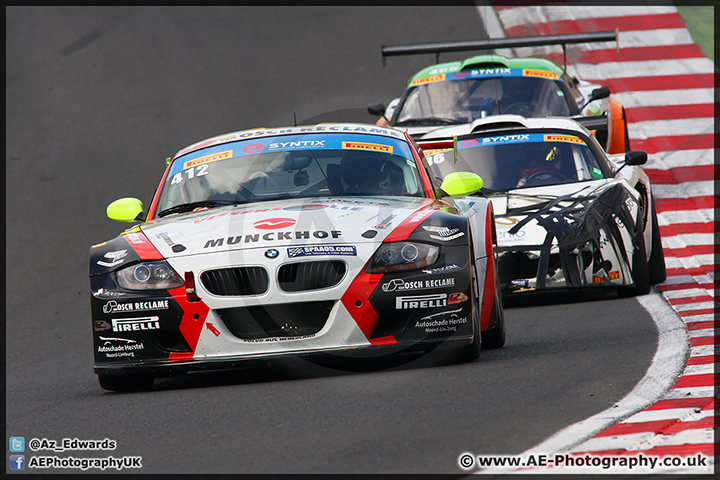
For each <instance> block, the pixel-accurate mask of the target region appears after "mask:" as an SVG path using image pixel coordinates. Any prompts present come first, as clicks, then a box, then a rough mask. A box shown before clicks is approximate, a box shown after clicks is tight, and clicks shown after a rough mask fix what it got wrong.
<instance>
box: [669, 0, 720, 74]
mask: <svg viewBox="0 0 720 480" xmlns="http://www.w3.org/2000/svg"><path fill="white" fill-rule="evenodd" d="M675 6H676V8H677V9H678V13H680V15H681V16H682V17H683V20H685V26H686V27H687V29H688V31H689V32H690V35H691V36H692V38H693V40H694V41H695V43H696V44H697V45H698V46H699V47H700V49H701V50H702V52H703V53H704V54H705V55H706V56H707V57H708V58H709V59H711V60H712V61H713V62H714V61H715V27H714V20H715V18H714V17H715V7H713V6H709V5H702V6H699V5H698V6H680V5H677V4H676V5H675Z"/></svg>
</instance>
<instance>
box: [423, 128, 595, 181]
mask: <svg viewBox="0 0 720 480" xmlns="http://www.w3.org/2000/svg"><path fill="white" fill-rule="evenodd" d="M424 153H425V156H426V157H427V160H428V163H429V164H430V169H431V170H432V173H433V175H435V176H436V177H438V178H441V179H442V178H444V177H445V176H446V175H447V174H448V173H451V172H454V171H467V172H473V173H476V174H478V175H480V177H482V179H483V188H487V189H490V190H494V191H500V192H506V191H508V190H513V189H516V188H528V187H538V186H545V185H558V184H563V183H574V182H583V181H589V180H596V179H600V178H603V173H602V170H601V169H600V166H599V164H598V162H597V159H596V158H595V156H594V155H593V153H592V151H591V150H590V148H589V147H588V146H587V144H586V143H585V141H584V140H583V139H582V138H579V137H577V136H574V135H569V134H568V133H565V132H563V133H560V132H558V133H555V134H547V133H527V134H520V135H496V136H482V137H478V136H476V137H463V139H459V141H458V161H457V164H455V163H454V160H453V150H452V149H441V150H425V151H424Z"/></svg>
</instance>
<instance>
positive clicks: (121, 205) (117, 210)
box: [107, 197, 143, 222]
mask: <svg viewBox="0 0 720 480" xmlns="http://www.w3.org/2000/svg"><path fill="white" fill-rule="evenodd" d="M142 213H143V204H142V201H140V200H138V199H137V198H130V197H128V198H120V199H118V200H115V201H114V202H112V203H111V204H110V205H108V206H107V216H108V217H109V218H110V219H111V220H117V221H118V222H136V221H139V220H141V219H140V218H138V217H140V215H142Z"/></svg>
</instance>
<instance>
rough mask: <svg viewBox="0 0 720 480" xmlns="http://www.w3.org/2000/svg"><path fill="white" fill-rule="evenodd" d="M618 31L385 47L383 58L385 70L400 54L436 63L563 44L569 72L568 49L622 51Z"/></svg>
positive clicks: (564, 57) (565, 61)
mask: <svg viewBox="0 0 720 480" xmlns="http://www.w3.org/2000/svg"><path fill="white" fill-rule="evenodd" d="M618 33H619V32H618V29H617V28H616V29H615V30H614V31H607V32H585V33H567V34H557V35H535V36H529V37H508V38H487V39H485V40H467V41H459V42H438V43H416V44H410V45H383V46H382V49H381V50H382V59H383V67H385V64H386V57H393V56H399V55H419V54H422V53H434V54H435V61H436V63H439V62H440V54H441V53H442V52H465V51H469V50H493V49H496V48H520V47H537V46H545V45H562V48H563V66H564V67H565V68H566V69H567V52H566V48H565V46H566V45H568V44H576V43H591V42H610V41H612V42H615V44H616V45H617V49H618V50H619V49H620V43H619V42H618Z"/></svg>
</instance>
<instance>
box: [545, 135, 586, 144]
mask: <svg viewBox="0 0 720 480" xmlns="http://www.w3.org/2000/svg"><path fill="white" fill-rule="evenodd" d="M543 140H545V141H546V142H568V143H577V144H580V145H585V142H584V141H583V140H582V139H580V138H578V137H573V136H572V135H543Z"/></svg>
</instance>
